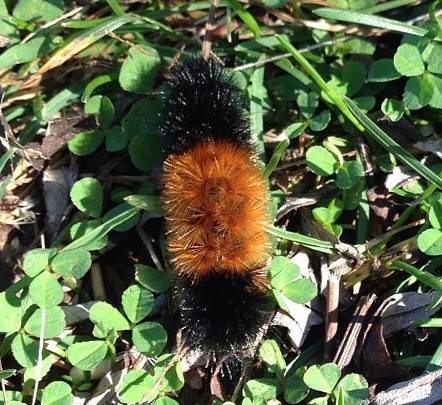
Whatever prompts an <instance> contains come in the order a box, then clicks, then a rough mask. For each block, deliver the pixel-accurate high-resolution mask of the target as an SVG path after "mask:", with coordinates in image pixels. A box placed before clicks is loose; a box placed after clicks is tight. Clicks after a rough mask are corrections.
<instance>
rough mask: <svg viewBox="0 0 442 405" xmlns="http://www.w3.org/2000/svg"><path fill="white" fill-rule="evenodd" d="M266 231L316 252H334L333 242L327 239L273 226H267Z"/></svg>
mask: <svg viewBox="0 0 442 405" xmlns="http://www.w3.org/2000/svg"><path fill="white" fill-rule="evenodd" d="M267 232H268V233H270V234H271V235H273V236H276V237H278V238H281V239H286V240H291V241H292V242H296V243H299V244H300V245H302V246H305V247H308V248H310V249H313V250H317V251H318V252H323V253H330V254H331V253H335V251H334V244H333V243H331V242H328V241H323V240H319V239H315V238H311V237H310V236H304V235H301V234H300V233H296V232H289V231H284V230H283V229H279V228H276V227H273V226H272V227H269V228H267Z"/></svg>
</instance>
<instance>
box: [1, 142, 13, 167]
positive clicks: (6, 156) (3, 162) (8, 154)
mask: <svg viewBox="0 0 442 405" xmlns="http://www.w3.org/2000/svg"><path fill="white" fill-rule="evenodd" d="M14 153H15V148H11V149H9V150H8V151H7V152H5V153H4V155H3V156H2V157H1V158H0V173H1V172H2V171H3V169H4V167H5V165H6V162H7V161H8V160H9V159H10V158H11V157H12V155H13V154H14Z"/></svg>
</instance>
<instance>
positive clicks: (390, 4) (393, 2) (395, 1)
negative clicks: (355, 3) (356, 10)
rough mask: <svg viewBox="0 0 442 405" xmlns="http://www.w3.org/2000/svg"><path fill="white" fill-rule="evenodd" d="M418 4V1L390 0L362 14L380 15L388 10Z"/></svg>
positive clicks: (365, 9) (364, 10)
mask: <svg viewBox="0 0 442 405" xmlns="http://www.w3.org/2000/svg"><path fill="white" fill-rule="evenodd" d="M413 3H416V0H390V1H387V2H385V3H380V4H376V5H375V6H373V7H367V8H364V9H362V10H360V11H361V12H363V13H365V14H378V13H382V12H384V11H388V10H394V9H395V8H399V7H404V6H408V5H409V4H413Z"/></svg>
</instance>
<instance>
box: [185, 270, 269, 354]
mask: <svg viewBox="0 0 442 405" xmlns="http://www.w3.org/2000/svg"><path fill="white" fill-rule="evenodd" d="M177 290H178V291H177V293H178V294H177V295H178V297H179V301H180V302H179V310H180V314H181V325H182V326H184V330H183V332H184V337H185V339H186V341H187V344H188V345H189V346H190V347H191V348H198V349H202V350H203V351H205V352H208V353H214V354H217V355H225V354H228V353H234V352H235V351H238V350H244V349H248V348H251V347H253V346H254V345H255V344H256V342H255V340H256V338H257V336H259V334H260V332H262V327H263V325H264V324H265V323H266V322H267V321H268V319H269V314H270V311H271V304H270V302H271V301H270V300H269V297H268V294H267V293H266V292H265V291H263V290H262V289H260V288H258V287H255V286H253V285H251V284H250V279H248V278H246V277H243V276H233V277H232V276H226V275H223V274H218V275H211V276H210V277H206V278H204V279H202V280H201V281H200V282H199V283H198V284H197V285H196V286H193V285H190V284H189V282H188V281H187V280H181V281H180V282H178V287H177Z"/></svg>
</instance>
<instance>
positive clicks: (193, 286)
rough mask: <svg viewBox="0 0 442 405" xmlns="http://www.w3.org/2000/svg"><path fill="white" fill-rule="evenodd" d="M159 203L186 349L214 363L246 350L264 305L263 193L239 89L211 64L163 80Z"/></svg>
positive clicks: (266, 245)
mask: <svg viewBox="0 0 442 405" xmlns="http://www.w3.org/2000/svg"><path fill="white" fill-rule="evenodd" d="M161 131H162V133H163V135H164V142H165V146H164V156H165V158H164V163H163V173H162V187H163V189H162V197H161V201H162V205H163V210H164V214H165V223H166V225H165V226H166V235H167V239H166V240H167V248H168V253H169V259H170V264H171V266H172V269H173V273H174V276H175V291H176V294H177V302H178V311H179V319H180V326H181V327H182V331H183V337H184V341H185V344H187V345H188V347H190V348H196V349H200V350H204V351H207V352H210V353H212V354H215V355H225V354H229V353H232V352H237V351H238V350H242V349H247V348H249V347H251V346H252V345H254V343H255V340H256V338H257V336H258V335H259V333H260V331H261V330H262V328H263V325H264V324H265V323H266V321H267V320H268V318H269V314H270V311H271V307H272V303H271V299H270V298H269V292H268V291H269V288H268V283H267V277H266V265H267V261H268V258H269V257H270V254H271V247H270V242H269V238H268V235H267V233H266V230H265V229H266V226H268V225H269V224H270V216H269V213H268V205H269V198H270V197H269V191H268V186H267V183H266V179H265V178H264V176H263V174H262V172H261V169H260V168H259V166H258V164H257V157H256V153H255V150H254V147H253V145H252V140H251V133H250V127H249V123H248V117H247V115H246V113H245V101H244V98H243V95H242V91H241V90H240V88H239V87H238V85H237V84H236V83H235V81H234V80H233V78H232V75H231V74H230V73H228V72H227V70H226V69H225V68H224V67H222V66H221V64H220V63H219V62H217V61H216V60H215V59H213V58H209V59H208V60H205V59H203V58H199V57H194V58H191V59H189V60H187V61H185V62H183V63H180V64H178V65H177V66H175V68H174V69H173V70H172V72H171V80H170V82H169V91H168V101H167V103H166V106H165V111H164V114H163V124H162V128H161Z"/></svg>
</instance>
